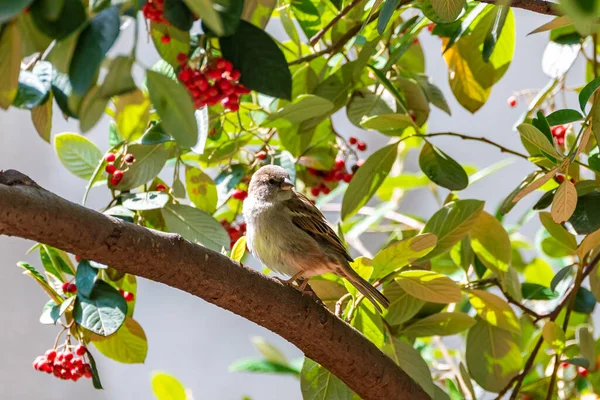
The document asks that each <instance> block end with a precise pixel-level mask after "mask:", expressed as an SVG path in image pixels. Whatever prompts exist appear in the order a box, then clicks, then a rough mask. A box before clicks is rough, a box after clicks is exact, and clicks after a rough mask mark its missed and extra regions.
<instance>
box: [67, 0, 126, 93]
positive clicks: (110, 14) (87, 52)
mask: <svg viewBox="0 0 600 400" xmlns="http://www.w3.org/2000/svg"><path fill="white" fill-rule="evenodd" d="M120 24H121V19H120V16H119V9H118V8H117V7H116V6H112V7H109V8H105V9H104V10H102V11H100V12H99V13H98V14H96V16H95V17H94V18H93V19H92V21H91V22H90V23H89V24H88V25H87V27H86V28H85V29H84V30H83V31H82V32H81V34H80V35H79V39H77V47H76V48H75V52H74V53H73V58H72V59H71V64H70V66H69V79H70V81H71V85H72V87H73V91H74V92H75V93H77V94H79V95H84V94H85V93H86V92H87V91H88V90H89V89H90V87H92V85H93V84H94V82H95V80H96V76H97V74H98V70H99V69H100V64H101V63H102V61H103V60H104V57H105V56H106V53H107V52H108V50H109V49H110V48H111V47H112V45H113V44H114V43H115V41H116V40H117V38H118V37H119V27H120Z"/></svg>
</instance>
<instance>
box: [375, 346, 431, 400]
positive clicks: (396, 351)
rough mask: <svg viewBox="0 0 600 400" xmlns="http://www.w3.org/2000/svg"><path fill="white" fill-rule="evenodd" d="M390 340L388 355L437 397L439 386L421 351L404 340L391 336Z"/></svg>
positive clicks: (424, 388)
mask: <svg viewBox="0 0 600 400" xmlns="http://www.w3.org/2000/svg"><path fill="white" fill-rule="evenodd" d="M390 340H391V346H390V347H391V349H390V350H389V351H387V353H388V355H389V356H390V357H391V358H392V359H393V360H394V361H395V362H396V364H398V366H399V367H400V368H401V369H402V370H403V371H404V372H406V374H407V375H408V376H410V377H411V378H412V379H413V380H414V381H415V382H417V383H418V384H419V386H421V387H422V388H423V390H424V391H425V393H427V394H428V395H429V396H431V397H432V398H435V399H437V397H434V393H435V388H436V387H437V386H435V385H434V383H433V379H432V378H431V372H430V371H429V366H428V365H427V363H426V362H425V360H424V359H423V357H422V356H421V353H419V351H418V350H416V349H415V348H413V347H412V346H411V345H410V344H408V343H405V342H403V341H402V340H398V339H396V338H391V339H390ZM390 353H391V354H390Z"/></svg>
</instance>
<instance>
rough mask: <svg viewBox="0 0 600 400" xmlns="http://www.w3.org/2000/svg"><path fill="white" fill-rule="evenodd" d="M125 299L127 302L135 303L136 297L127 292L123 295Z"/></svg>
mask: <svg viewBox="0 0 600 400" xmlns="http://www.w3.org/2000/svg"><path fill="white" fill-rule="evenodd" d="M123 297H124V298H125V301H126V302H128V303H129V302H132V301H133V298H134V295H133V293H131V292H125V293H123Z"/></svg>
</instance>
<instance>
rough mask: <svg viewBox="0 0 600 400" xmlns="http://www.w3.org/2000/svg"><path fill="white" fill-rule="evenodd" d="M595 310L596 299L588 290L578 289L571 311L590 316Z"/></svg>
mask: <svg viewBox="0 0 600 400" xmlns="http://www.w3.org/2000/svg"><path fill="white" fill-rule="evenodd" d="M594 308H596V298H595V297H594V295H593V294H592V292H590V291H589V289H587V288H584V287H580V288H579V290H578V291H577V295H576V296H575V305H574V307H573V311H576V312H580V313H583V314H591V313H592V312H594Z"/></svg>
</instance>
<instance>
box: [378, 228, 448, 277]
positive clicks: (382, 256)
mask: <svg viewBox="0 0 600 400" xmlns="http://www.w3.org/2000/svg"><path fill="white" fill-rule="evenodd" d="M436 244H437V236H436V235H434V234H432V233H425V234H422V235H418V236H415V237H412V238H408V239H404V240H400V241H398V242H395V243H392V244H391V245H389V246H388V247H386V248H385V249H383V250H381V251H380V252H379V253H378V254H377V255H376V256H375V258H373V274H372V275H371V280H377V279H379V278H382V277H384V276H386V275H388V274H389V273H391V272H393V271H395V270H397V269H399V268H402V267H404V266H406V265H407V264H410V263H411V262H414V261H416V260H418V259H419V258H421V257H423V256H424V255H425V254H427V253H429V252H430V251H431V250H432V249H433V248H434V247H435V245H436Z"/></svg>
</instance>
